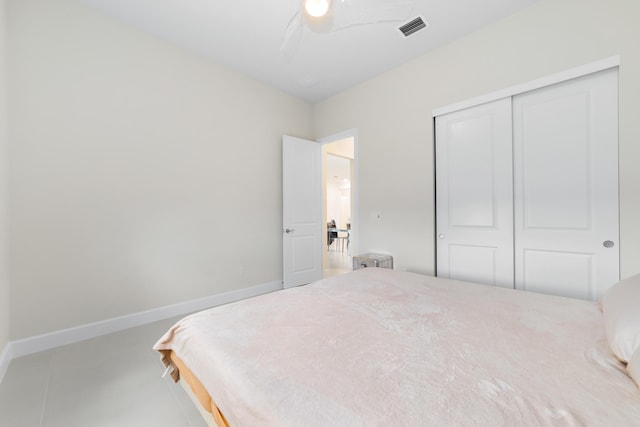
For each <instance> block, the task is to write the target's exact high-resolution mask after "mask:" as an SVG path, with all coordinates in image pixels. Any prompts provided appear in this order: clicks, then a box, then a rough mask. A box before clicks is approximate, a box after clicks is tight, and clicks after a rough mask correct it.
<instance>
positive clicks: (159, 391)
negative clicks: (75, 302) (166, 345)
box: [0, 318, 206, 427]
mask: <svg viewBox="0 0 640 427" xmlns="http://www.w3.org/2000/svg"><path fill="white" fill-rule="evenodd" d="M177 320H178V318H173V319H168V320H163V321H159V322H155V323H151V324H148V325H143V326H139V327H136V328H131V329H128V330H125V331H121V332H116V333H113V334H109V335H105V336H102V337H97V338H93V339H90V340H87V341H82V342H79V343H76V344H71V345H67V346H64V347H58V348H55V349H51V350H48V351H44V352H41V353H36V354H32V355H29V356H24V357H20V358H17V359H14V360H12V361H11V364H10V365H9V369H8V370H7V373H6V374H5V377H4V380H3V381H2V383H0V426H2V427H39V426H42V427H54V426H55V427H103V426H104V427H106V426H109V427H134V426H135V427H147V426H154V427H164V426H166V427H182V426H185V427H196V426H197V427H204V426H206V424H205V422H204V421H203V420H202V418H201V416H200V414H199V413H198V411H197V409H196V407H195V406H194V405H193V403H191V401H190V400H189V398H188V397H187V395H186V393H185V392H184V390H182V387H181V386H180V385H178V384H174V383H173V381H171V379H169V378H164V379H163V378H161V375H162V372H163V370H164V369H163V367H162V364H161V363H160V359H159V354H157V353H156V352H155V351H153V350H152V349H151V346H153V344H154V343H155V342H156V341H157V340H158V339H159V338H160V337H161V336H162V334H163V333H164V332H165V331H166V330H167V329H168V328H169V327H170V326H171V325H172V324H173V323H175V322H176V321H177Z"/></svg>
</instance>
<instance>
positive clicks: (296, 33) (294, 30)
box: [280, 10, 303, 60]
mask: <svg viewBox="0 0 640 427" xmlns="http://www.w3.org/2000/svg"><path fill="white" fill-rule="evenodd" d="M302 24H303V22H302V11H300V10H299V11H297V12H296V13H295V14H294V15H293V16H292V17H291V19H290V20H289V23H288V24H287V28H285V30H284V36H283V37H282V44H281V45H280V52H282V56H283V57H284V58H285V60H290V59H291V58H292V57H293V55H295V53H296V50H297V49H298V45H299V44H300V39H301V38H302V29H303V25H302Z"/></svg>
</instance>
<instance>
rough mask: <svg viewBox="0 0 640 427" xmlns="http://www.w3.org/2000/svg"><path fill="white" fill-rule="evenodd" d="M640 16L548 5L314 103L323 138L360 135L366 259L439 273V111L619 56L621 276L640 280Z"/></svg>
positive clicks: (561, 2)
mask: <svg viewBox="0 0 640 427" xmlns="http://www.w3.org/2000/svg"><path fill="white" fill-rule="evenodd" d="M639 16H640V2H639V1H637V0H541V1H540V2H538V3H536V4H534V5H533V6H531V7H530V8H528V9H525V10H524V11H521V12H519V13H517V14H515V15H513V16H511V17H508V18H506V19H504V20H502V21H500V22H498V23H495V24H493V25H491V26H488V27H485V28H483V29H481V30H479V31H477V32H475V33H472V34H470V35H468V36H466V37H464V38H462V39H460V40H458V41H456V42H453V43H451V44H449V45H447V46H445V47H443V48H441V49H439V50H437V51H434V52H432V53H429V54H426V55H424V56H422V57H420V58H418V59H416V60H414V61H411V62H409V63H407V64H405V65H403V66H401V67H398V68H396V69H394V70H391V71H390V72H387V73H385V74H383V75H381V76H379V77H377V78H374V79H372V80H370V81H368V82H366V83H364V84H361V85H359V86H357V87H355V88H352V89H350V90H348V91H345V92H343V93H341V94H339V95H337V96H335V97H333V98H331V99H329V100H327V101H325V102H322V103H320V104H318V105H316V106H315V107H314V126H315V133H316V135H318V136H322V135H330V134H333V133H336V132H339V131H341V130H343V129H350V128H357V129H358V135H359V150H358V156H359V165H360V166H359V172H358V173H359V175H358V180H359V181H358V182H359V218H358V219H357V221H359V226H360V240H359V242H360V252H368V251H374V250H377V251H382V252H387V253H390V254H393V255H394V257H395V259H394V261H395V265H396V266H397V267H398V268H399V269H403V270H413V271H420V272H425V273H433V272H434V246H435V244H434V182H433V176H434V170H433V127H432V125H433V123H432V118H431V117H432V115H431V113H432V110H433V109H435V108H439V107H443V106H447V105H449V104H453V103H455V102H459V101H462V100H465V99H469V98H473V97H476V96H480V95H484V94H487V93H490V92H493V91H497V90H500V89H504V88H506V87H509V86H513V85H516V84H520V83H524V82H528V81H531V80H535V79H537V78H540V77H544V76H547V75H550V74H553V73H556V72H560V71H563V70H566V69H569V68H572V67H576V66H579V65H582V64H585V63H589V62H593V61H596V60H599V59H603V58H607V57H611V56H613V55H618V54H619V55H620V56H621V67H620V192H621V194H620V196H621V197H620V200H621V244H620V248H621V269H622V276H623V277H626V276H629V275H631V274H633V273H637V272H640V263H638V259H640V198H639V197H638V193H639V192H640V167H638V164H640V143H639V141H640V121H639V120H638V117H640V102H638V100H639V99H640V54H639V50H638V40H640V26H638V24H637V18H638V17H639ZM378 211H379V212H381V213H382V219H381V220H379V221H378V220H376V219H375V217H374V214H375V212H378Z"/></svg>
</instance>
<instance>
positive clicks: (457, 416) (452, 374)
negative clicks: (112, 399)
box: [154, 268, 640, 427]
mask: <svg viewBox="0 0 640 427" xmlns="http://www.w3.org/2000/svg"><path fill="white" fill-rule="evenodd" d="M602 323H603V322H602V314H601V312H600V311H599V308H598V306H597V305H596V304H595V303H592V302H588V301H581V300H572V299H567V298H561V297H553V296H547V295H541V294H533V293H526V292H521V291H514V290H506V289H500V288H495V287H490V286H483V285H475V284H469V283H464V282H456V281H449V280H443V279H437V278H433V277H428V276H422V275H417V274H411V273H405V272H399V271H394V270H388V269H377V268H376V269H362V270H357V271H355V272H353V273H350V274H347V275H344V276H340V277H336V278H331V279H325V280H323V281H320V282H317V283H315V284H312V285H307V286H303V287H300V288H294V289H289V290H284V291H279V292H275V293H272V294H268V295H263V296H260V297H256V298H251V299H248V300H244V301H240V302H236V303H232V304H228V305H225V306H221V307H216V308H213V309H210V310H206V311H203V312H200V313H197V314H194V315H191V316H189V317H186V318H184V319H183V320H181V321H179V322H178V323H177V324H176V325H175V326H174V327H173V328H171V329H170V330H169V331H168V332H167V333H166V334H165V336H164V337H162V339H160V341H158V343H157V344H156V346H155V347H154V348H155V349H157V350H170V349H172V350H174V351H175V352H176V354H177V355H178V356H179V357H180V358H181V359H182V360H183V361H184V362H185V363H186V365H187V366H188V367H189V368H190V369H191V371H192V372H193V373H194V374H195V375H196V376H197V377H198V378H199V380H200V382H202V384H203V385H204V386H205V387H206V388H207V390H208V392H209V394H210V395H211V396H212V397H213V399H214V401H215V402H216V403H217V405H218V407H219V408H220V410H221V411H222V413H223V414H224V415H225V416H226V418H227V420H228V421H229V423H230V425H231V426H247V427H253V426H279V427H284V426H292V427H301V426H394V427H395V426H533V425H543V426H546V425H549V426H578V425H593V426H639V425H640V390H639V389H638V387H637V386H636V385H635V383H634V382H633V381H632V380H631V379H630V378H629V377H628V376H627V375H626V374H625V372H624V367H623V365H622V364H621V363H620V362H618V361H617V360H616V359H615V358H614V356H613V355H612V353H611V352H610V350H609V348H608V347H607V342H606V339H605V336H604V328H603V325H602Z"/></svg>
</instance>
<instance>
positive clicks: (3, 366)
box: [0, 342, 13, 383]
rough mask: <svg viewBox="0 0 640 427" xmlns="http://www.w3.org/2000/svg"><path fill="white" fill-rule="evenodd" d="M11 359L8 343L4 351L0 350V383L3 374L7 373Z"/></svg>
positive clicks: (9, 344)
mask: <svg viewBox="0 0 640 427" xmlns="http://www.w3.org/2000/svg"><path fill="white" fill-rule="evenodd" d="M12 357H13V356H12V352H11V343H10V342H8V343H7V345H5V346H4V349H2V353H0V383H1V382H2V379H3V378H4V374H6V373H7V368H8V367H9V362H11V359H12Z"/></svg>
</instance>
